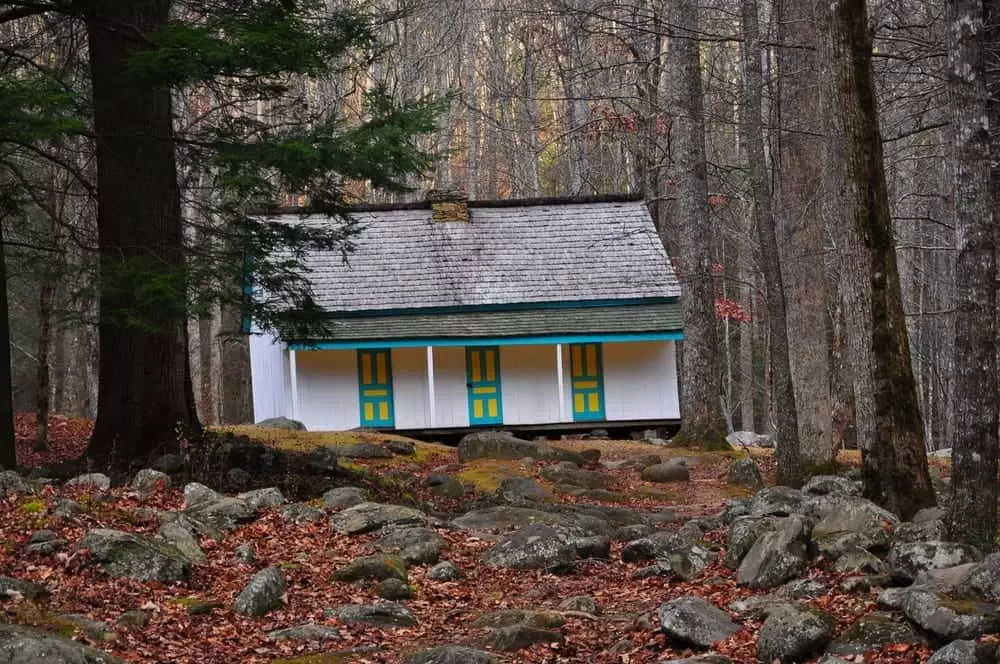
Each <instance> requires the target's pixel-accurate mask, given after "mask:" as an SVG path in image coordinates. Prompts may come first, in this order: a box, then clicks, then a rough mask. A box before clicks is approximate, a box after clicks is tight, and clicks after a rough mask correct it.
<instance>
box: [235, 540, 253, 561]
mask: <svg viewBox="0 0 1000 664" xmlns="http://www.w3.org/2000/svg"><path fill="white" fill-rule="evenodd" d="M233 557H234V558H236V560H238V561H239V562H241V563H243V564H244V565H251V564H253V563H254V562H256V561H257V552H256V551H254V548H253V544H250V543H249V542H244V543H243V544H239V545H237V547H236V548H235V549H234V550H233Z"/></svg>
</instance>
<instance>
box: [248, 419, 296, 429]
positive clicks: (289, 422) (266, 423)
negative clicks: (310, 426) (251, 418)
mask: <svg viewBox="0 0 1000 664" xmlns="http://www.w3.org/2000/svg"><path fill="white" fill-rule="evenodd" d="M257 426H259V427H264V428H265V429H281V430H283V431H305V430H306V425H304V424H302V422H299V421H298V420H293V419H291V418H289V417H269V418H268V419H266V420H261V421H260V422H258V423H257Z"/></svg>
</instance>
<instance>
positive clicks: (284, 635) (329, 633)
mask: <svg viewBox="0 0 1000 664" xmlns="http://www.w3.org/2000/svg"><path fill="white" fill-rule="evenodd" d="M267 636H268V637H269V638H272V639H274V640H275V641H336V640H337V639H339V638H340V630H339V629H337V628H336V627H330V626H329V625H320V624H318V623H306V624H304V625H296V626H295V627H286V628H284V629H276V630H274V631H273V632H268V634H267Z"/></svg>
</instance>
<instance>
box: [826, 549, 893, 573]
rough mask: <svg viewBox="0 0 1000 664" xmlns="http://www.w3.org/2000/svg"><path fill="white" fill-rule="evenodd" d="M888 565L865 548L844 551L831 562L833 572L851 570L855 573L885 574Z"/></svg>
mask: <svg viewBox="0 0 1000 664" xmlns="http://www.w3.org/2000/svg"><path fill="white" fill-rule="evenodd" d="M888 569H889V568H888V567H887V566H886V564H885V562H883V561H882V559H881V558H879V557H878V556H875V555H873V554H871V553H869V552H868V551H866V550H865V549H851V550H848V551H845V552H844V553H843V554H841V555H840V557H838V558H837V561H836V562H835V563H834V564H833V571H835V572H851V573H855V574H885V573H886V572H887V571H888Z"/></svg>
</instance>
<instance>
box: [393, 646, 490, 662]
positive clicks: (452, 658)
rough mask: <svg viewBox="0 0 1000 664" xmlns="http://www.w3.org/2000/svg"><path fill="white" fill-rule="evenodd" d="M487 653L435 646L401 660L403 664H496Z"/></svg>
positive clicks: (465, 648) (455, 647) (472, 649)
mask: <svg viewBox="0 0 1000 664" xmlns="http://www.w3.org/2000/svg"><path fill="white" fill-rule="evenodd" d="M498 662H499V660H498V659H497V658H496V657H495V656H494V655H491V654H490V653H488V652H485V651H483V650H476V649H475V648H467V647H466V646H435V647H434V648H428V649H427V650H421V651H420V652H418V653H414V654H412V655H410V656H409V657H407V658H406V659H404V660H403V664H498Z"/></svg>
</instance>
